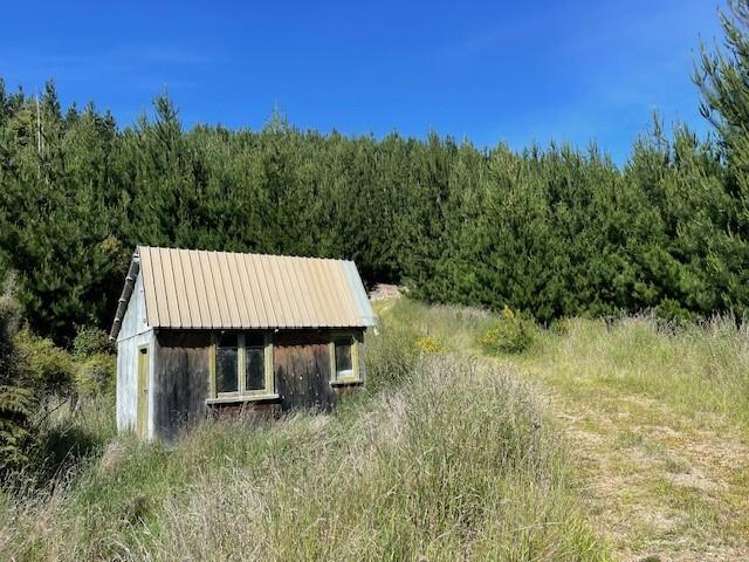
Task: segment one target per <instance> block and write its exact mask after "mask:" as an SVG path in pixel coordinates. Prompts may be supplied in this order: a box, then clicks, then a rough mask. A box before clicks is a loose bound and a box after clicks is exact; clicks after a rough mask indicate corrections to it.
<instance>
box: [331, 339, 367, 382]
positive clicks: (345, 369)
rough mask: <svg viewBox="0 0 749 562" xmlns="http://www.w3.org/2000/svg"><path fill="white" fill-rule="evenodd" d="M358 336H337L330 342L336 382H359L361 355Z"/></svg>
mask: <svg viewBox="0 0 749 562" xmlns="http://www.w3.org/2000/svg"><path fill="white" fill-rule="evenodd" d="M357 346H358V342H357V340H356V338H354V337H352V336H350V335H346V336H341V337H336V338H335V339H334V340H333V342H332V343H331V344H330V355H331V357H330V364H331V367H332V368H331V370H332V371H333V372H332V373H331V374H332V377H331V378H332V382H333V383H334V384H346V383H358V382H361V379H360V377H359V355H358V347H357Z"/></svg>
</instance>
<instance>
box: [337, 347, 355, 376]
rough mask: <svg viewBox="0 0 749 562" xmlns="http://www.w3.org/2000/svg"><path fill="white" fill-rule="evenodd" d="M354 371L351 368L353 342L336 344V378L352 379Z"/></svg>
mask: <svg viewBox="0 0 749 562" xmlns="http://www.w3.org/2000/svg"><path fill="white" fill-rule="evenodd" d="M353 374H354V369H353V368H352V366H351V342H350V341H345V340H344V341H337V342H335V376H336V378H341V377H351V376H353Z"/></svg>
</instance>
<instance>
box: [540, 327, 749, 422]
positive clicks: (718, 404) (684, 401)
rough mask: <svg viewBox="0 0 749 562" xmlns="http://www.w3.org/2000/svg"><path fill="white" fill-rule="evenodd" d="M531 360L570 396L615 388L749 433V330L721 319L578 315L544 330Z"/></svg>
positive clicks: (686, 413)
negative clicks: (673, 322)
mask: <svg viewBox="0 0 749 562" xmlns="http://www.w3.org/2000/svg"><path fill="white" fill-rule="evenodd" d="M527 359H528V360H527V365H528V366H529V367H530V368H532V369H534V370H535V371H536V372H538V373H539V374H541V375H542V377H544V378H546V379H548V380H550V381H553V382H554V383H555V384H557V385H559V386H561V387H562V388H564V389H566V390H568V391H569V392H570V393H572V394H574V393H579V392H600V391H601V390H602V389H605V388H610V389H612V390H613V391H625V392H628V393H631V394H635V395H642V396H646V397H649V398H652V399H654V400H657V401H659V402H662V403H664V404H668V405H670V406H672V407H675V408H676V409H677V410H678V411H680V412H681V413H683V414H685V415H689V416H691V417H695V418H696V417H699V416H700V414H704V413H708V414H714V415H718V416H720V417H722V418H724V419H726V420H729V421H730V422H731V423H733V424H735V425H737V426H738V427H739V428H741V429H742V430H743V431H746V432H748V433H749V328H748V327H747V326H746V325H744V326H743V327H737V325H736V322H735V321H734V319H732V318H728V317H725V318H721V317H716V318H713V319H711V320H709V321H706V322H703V323H701V324H690V325H687V326H684V327H681V328H679V329H676V330H673V329H671V328H669V327H667V326H666V327H664V326H663V325H662V324H661V323H660V322H658V321H657V320H656V319H654V318H652V317H650V316H637V317H631V318H625V319H622V320H619V321H617V322H615V323H613V324H610V323H606V322H604V321H602V320H585V319H572V320H567V321H565V322H564V323H563V324H562V325H561V326H560V330H558V331H557V332H556V333H552V332H545V333H544V337H543V341H542V345H541V347H540V349H537V350H536V353H534V354H532V355H531V356H529V357H528V358H527Z"/></svg>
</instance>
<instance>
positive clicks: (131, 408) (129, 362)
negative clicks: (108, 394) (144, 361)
mask: <svg viewBox="0 0 749 562" xmlns="http://www.w3.org/2000/svg"><path fill="white" fill-rule="evenodd" d="M145 302H146V301H145V297H144V290H143V279H142V277H141V275H140V274H139V275H138V277H137V279H136V280H135V287H134V288H133V294H132V296H131V297H130V301H129V302H128V306H127V310H126V311H125V315H124V316H123V318H122V327H121V329H120V332H119V334H118V335H117V397H116V402H117V406H116V410H117V429H118V430H119V431H131V430H134V429H135V421H136V417H137V402H136V400H137V395H138V349H139V348H141V347H143V346H147V347H148V351H149V359H150V365H149V379H150V380H152V379H153V368H154V356H155V353H154V345H153V330H152V329H151V327H150V326H149V325H148V324H147V323H146V304H145ZM149 388H152V385H151V384H150V382H149ZM150 398H151V399H150V400H149V408H152V407H153V395H151V397H150ZM149 419H150V416H149ZM149 425H150V424H149ZM147 433H148V436H149V437H150V436H151V435H152V434H153V433H152V427H149V430H148V432H147Z"/></svg>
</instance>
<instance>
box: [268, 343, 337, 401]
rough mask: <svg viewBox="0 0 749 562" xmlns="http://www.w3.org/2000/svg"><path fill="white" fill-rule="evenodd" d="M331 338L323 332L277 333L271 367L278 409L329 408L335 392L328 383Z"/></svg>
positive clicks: (334, 397)
mask: <svg viewBox="0 0 749 562" xmlns="http://www.w3.org/2000/svg"><path fill="white" fill-rule="evenodd" d="M329 341H330V337H329V336H328V335H326V334H325V333H324V332H307V331H304V332H302V331H288V332H280V333H278V334H276V337H275V341H274V344H273V370H274V373H275V377H276V389H277V393H278V394H279V396H280V400H281V408H282V409H283V410H290V409H295V408H313V409H318V410H322V411H328V410H330V409H331V408H332V407H333V406H334V405H335V399H336V393H335V392H334V391H333V389H332V387H331V386H330V356H329V352H328V343H329Z"/></svg>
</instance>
